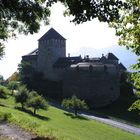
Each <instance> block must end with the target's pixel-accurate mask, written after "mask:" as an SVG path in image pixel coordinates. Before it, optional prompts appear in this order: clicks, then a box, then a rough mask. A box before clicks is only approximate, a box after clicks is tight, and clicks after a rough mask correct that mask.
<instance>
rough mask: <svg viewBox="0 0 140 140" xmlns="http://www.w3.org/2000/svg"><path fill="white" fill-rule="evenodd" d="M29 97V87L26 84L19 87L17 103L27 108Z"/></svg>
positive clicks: (16, 96)
mask: <svg viewBox="0 0 140 140" xmlns="http://www.w3.org/2000/svg"><path fill="white" fill-rule="evenodd" d="M28 99H29V91H28V89H27V88H26V87H25V86H21V87H19V89H18V92H17V94H16V95H15V101H16V103H20V104H21V106H22V109H25V105H26V103H27V100H28Z"/></svg>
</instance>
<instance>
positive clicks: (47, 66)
mask: <svg viewBox="0 0 140 140" xmlns="http://www.w3.org/2000/svg"><path fill="white" fill-rule="evenodd" d="M38 43H39V44H38V45H39V48H38V60H37V65H38V66H37V67H38V71H40V72H43V74H44V76H45V78H47V79H49V80H55V81H56V80H57V72H55V71H54V69H53V64H54V63H55V62H56V60H57V59H58V58H60V57H66V39H65V38H64V37H62V36H61V35H60V34H59V33H58V32H57V31H55V30H54V29H53V28H51V29H50V30H49V31H48V32H47V33H45V34H44V35H43V36H42V37H41V38H40V39H39V40H38Z"/></svg>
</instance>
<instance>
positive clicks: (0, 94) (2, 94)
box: [0, 86, 9, 99]
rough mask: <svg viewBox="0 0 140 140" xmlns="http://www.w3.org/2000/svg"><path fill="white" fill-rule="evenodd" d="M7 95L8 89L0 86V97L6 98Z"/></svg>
mask: <svg viewBox="0 0 140 140" xmlns="http://www.w3.org/2000/svg"><path fill="white" fill-rule="evenodd" d="M8 95H9V90H8V89H7V88H6V87H4V86H0V98H4V99H6V98H7V97H8Z"/></svg>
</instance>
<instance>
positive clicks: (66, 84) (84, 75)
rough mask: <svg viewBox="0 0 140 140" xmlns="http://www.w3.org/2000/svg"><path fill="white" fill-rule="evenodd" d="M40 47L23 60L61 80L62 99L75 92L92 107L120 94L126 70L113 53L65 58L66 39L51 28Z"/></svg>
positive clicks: (48, 76) (112, 99) (50, 76)
mask: <svg viewBox="0 0 140 140" xmlns="http://www.w3.org/2000/svg"><path fill="white" fill-rule="evenodd" d="M38 43H39V44H38V49H36V50H34V51H33V52H31V53H29V54H27V55H24V56H22V61H26V62H29V63H30V64H31V65H32V67H33V68H34V69H35V70H36V71H38V72H41V73H43V75H44V77H45V78H46V79H48V80H51V81H57V82H59V81H62V83H63V93H62V96H63V98H67V97H71V96H72V95H74V94H75V95H76V96H78V97H79V98H81V99H84V100H86V101H87V102H88V103H89V104H90V105H91V106H94V107H102V106H106V105H108V104H110V103H112V102H113V101H115V100H116V99H117V98H118V97H119V96H120V85H119V83H120V75H121V73H122V72H124V71H126V68H125V67H124V66H123V64H121V63H119V59H118V58H117V57H116V56H115V55H114V54H113V53H108V54H107V55H102V56H101V57H100V58H89V56H86V57H84V58H82V57H81V56H76V57H70V56H68V57H66V39H65V38H64V37H63V36H61V35H60V34H59V33H58V32H57V31H55V30H54V29H53V28H51V29H50V30H49V31H48V32H47V33H45V34H44V35H43V36H42V37H41V38H40V39H39V40H38Z"/></svg>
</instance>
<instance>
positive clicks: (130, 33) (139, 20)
mask: <svg viewBox="0 0 140 140" xmlns="http://www.w3.org/2000/svg"><path fill="white" fill-rule="evenodd" d="M126 2H127V7H125V8H123V7H122V8H121V9H120V18H119V19H116V20H114V21H113V22H112V23H110V27H113V28H115V29H116V35H117V36H118V37H119V44H120V45H122V46H125V47H126V48H127V49H130V50H132V52H134V53H135V54H136V55H137V56H138V61H137V63H136V64H135V65H133V66H132V68H133V69H134V70H136V72H134V73H133V74H132V75H131V81H132V82H133V86H134V89H135V91H136V94H137V96H140V1H139V0H126ZM139 103H140V102H139V101H136V102H135V103H134V104H133V105H132V106H134V105H135V106H139V105H140V104H139ZM132 109H133V107H132Z"/></svg>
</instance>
